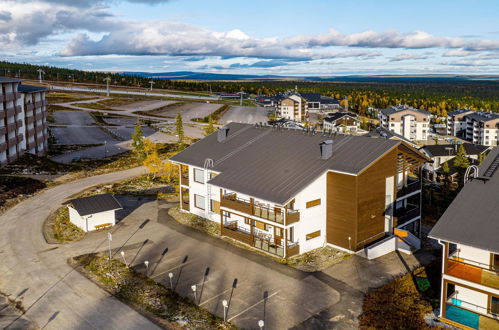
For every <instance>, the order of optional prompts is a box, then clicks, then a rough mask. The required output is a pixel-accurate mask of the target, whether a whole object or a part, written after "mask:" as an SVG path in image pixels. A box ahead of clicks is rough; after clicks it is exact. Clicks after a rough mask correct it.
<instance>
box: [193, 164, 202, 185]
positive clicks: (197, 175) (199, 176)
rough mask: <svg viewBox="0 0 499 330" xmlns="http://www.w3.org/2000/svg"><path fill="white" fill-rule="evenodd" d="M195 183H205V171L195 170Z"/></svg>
mask: <svg viewBox="0 0 499 330" xmlns="http://www.w3.org/2000/svg"><path fill="white" fill-rule="evenodd" d="M194 181H195V182H197V183H204V171H203V170H200V169H197V168H195V169H194Z"/></svg>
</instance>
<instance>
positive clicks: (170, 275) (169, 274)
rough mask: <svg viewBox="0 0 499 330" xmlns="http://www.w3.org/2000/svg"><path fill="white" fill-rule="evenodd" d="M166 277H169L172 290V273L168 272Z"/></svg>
mask: <svg viewBox="0 0 499 330" xmlns="http://www.w3.org/2000/svg"><path fill="white" fill-rule="evenodd" d="M168 278H169V279H170V289H172V290H173V281H172V280H173V273H168Z"/></svg>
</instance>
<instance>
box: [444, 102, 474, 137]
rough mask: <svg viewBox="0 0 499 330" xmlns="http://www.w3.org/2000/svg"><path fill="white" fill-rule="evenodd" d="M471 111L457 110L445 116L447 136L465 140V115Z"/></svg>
mask: <svg viewBox="0 0 499 330" xmlns="http://www.w3.org/2000/svg"><path fill="white" fill-rule="evenodd" d="M472 112H473V110H471V109H458V110H454V111H451V112H449V113H448V114H447V134H448V135H452V136H456V137H459V138H462V139H466V117H465V116H466V115H468V114H470V113H472Z"/></svg>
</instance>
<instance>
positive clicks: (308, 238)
mask: <svg viewBox="0 0 499 330" xmlns="http://www.w3.org/2000/svg"><path fill="white" fill-rule="evenodd" d="M319 236H321V231H320V230H317V231H314V232H313V233H310V234H307V236H305V238H306V239H307V241H308V240H311V239H312V238H316V237H319Z"/></svg>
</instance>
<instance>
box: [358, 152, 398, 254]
mask: <svg viewBox="0 0 499 330" xmlns="http://www.w3.org/2000/svg"><path fill="white" fill-rule="evenodd" d="M397 152H398V151H397V149H394V150H392V151H390V152H389V153H387V154H386V155H385V156H383V157H382V158H381V159H379V160H378V161H377V162H376V163H375V164H373V165H372V166H370V167H369V168H368V169H367V170H366V171H364V172H362V173H361V174H360V175H359V176H358V179H357V198H358V205H357V208H358V211H357V228H358V232H357V244H358V246H356V248H357V249H360V248H363V247H364V245H366V244H368V243H370V242H372V241H375V240H376V239H379V238H380V237H382V236H383V233H384V231H385V215H384V212H385V195H386V191H385V190H386V178H388V177H391V176H395V175H396V173H397Z"/></svg>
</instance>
